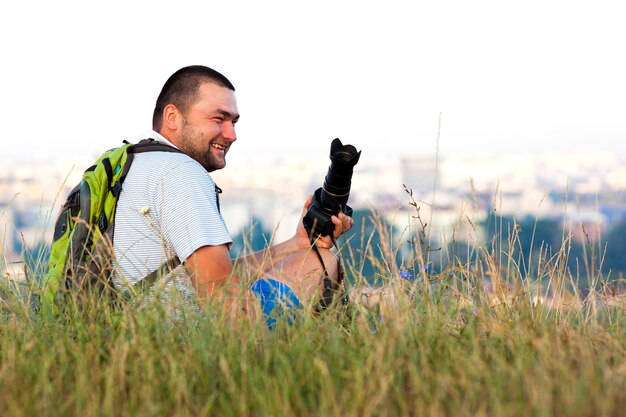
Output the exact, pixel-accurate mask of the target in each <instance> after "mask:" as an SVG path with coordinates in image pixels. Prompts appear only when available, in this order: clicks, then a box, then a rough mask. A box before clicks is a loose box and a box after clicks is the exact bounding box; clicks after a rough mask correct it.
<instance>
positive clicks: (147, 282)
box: [135, 256, 181, 289]
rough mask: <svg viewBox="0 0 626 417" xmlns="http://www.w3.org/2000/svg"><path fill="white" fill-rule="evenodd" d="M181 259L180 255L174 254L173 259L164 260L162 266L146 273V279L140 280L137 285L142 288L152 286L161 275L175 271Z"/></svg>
mask: <svg viewBox="0 0 626 417" xmlns="http://www.w3.org/2000/svg"><path fill="white" fill-rule="evenodd" d="M180 263H181V262H180V259H179V258H178V256H174V257H173V258H172V259H169V260H167V261H166V262H164V263H163V264H162V265H161V266H160V267H158V268H157V269H155V270H154V271H152V272H151V273H149V274H148V275H146V277H145V278H144V279H142V280H141V281H139V282H138V283H137V284H135V286H138V287H139V288H142V289H147V288H150V287H151V286H152V285H153V284H154V283H155V282H156V281H157V279H159V278H160V277H162V276H164V275H166V274H168V273H170V272H171V271H173V270H174V269H175V268H176V267H177V266H178V265H180Z"/></svg>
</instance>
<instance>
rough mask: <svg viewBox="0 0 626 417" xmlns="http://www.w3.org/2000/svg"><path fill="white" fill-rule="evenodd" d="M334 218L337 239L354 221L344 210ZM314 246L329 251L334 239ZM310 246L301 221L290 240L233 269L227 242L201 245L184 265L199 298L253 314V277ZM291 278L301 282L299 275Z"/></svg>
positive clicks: (315, 260) (328, 238)
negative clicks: (251, 286) (251, 288)
mask: <svg viewBox="0 0 626 417" xmlns="http://www.w3.org/2000/svg"><path fill="white" fill-rule="evenodd" d="M310 204H311V198H309V199H307V201H306V203H305V204H304V209H303V212H302V217H304V213H305V212H306V209H307V208H308V207H309V206H310ZM331 220H332V222H333V223H334V224H335V231H334V233H333V235H334V237H335V238H337V237H339V236H340V235H341V234H342V233H345V232H346V231H348V230H349V229H350V228H351V227H352V225H353V224H354V221H353V220H352V218H351V217H348V216H346V215H344V214H342V213H341V214H339V216H332V218H331ZM315 245H316V246H317V247H318V248H320V249H324V250H327V249H329V248H331V247H332V240H331V238H330V236H326V237H323V238H320V239H318V240H317V241H316V243H315ZM310 248H311V243H310V241H309V237H308V234H307V232H306V230H305V228H304V226H303V224H302V222H301V221H300V222H299V224H298V227H297V229H296V233H295V235H294V236H293V237H292V238H291V239H289V240H287V241H285V242H283V243H280V244H278V245H274V246H272V247H271V248H268V249H265V250H262V251H259V252H256V253H254V254H252V255H249V256H246V257H243V258H240V259H239V260H238V261H237V268H236V269H235V271H233V263H232V261H231V259H230V256H229V253H228V246H227V245H225V244H224V245H216V246H202V247H200V248H198V249H197V250H196V251H195V252H194V253H192V254H191V256H189V258H187V260H186V261H185V267H186V268H187V270H188V272H189V274H190V275H191V277H192V279H193V282H194V285H195V286H196V290H197V292H198V298H199V299H200V301H205V302H206V301H208V300H218V301H219V302H220V303H222V304H223V305H225V306H226V307H227V308H229V309H230V310H231V311H232V312H233V313H234V314H235V315H236V316H241V315H242V314H248V315H250V316H251V317H254V315H255V309H256V303H255V300H254V298H253V296H252V294H251V292H250V291H249V290H248V288H249V286H250V285H251V284H252V282H253V280H255V279H257V278H259V277H261V276H262V275H263V274H264V273H266V272H268V271H270V270H271V269H273V268H274V267H275V266H276V265H277V264H278V263H279V262H281V261H283V260H285V259H286V258H287V257H289V256H290V255H293V254H296V255H297V254H298V253H301V252H305V251H309V250H310ZM306 257H307V255H306V254H304V256H302V257H300V258H299V259H306ZM313 262H314V263H315V264H316V265H319V262H318V261H317V259H314V260H313ZM294 269H295V267H294ZM298 271H299V272H300V273H302V274H303V277H305V276H306V275H307V274H306V273H304V271H303V270H302V268H299V269H298ZM320 277H321V275H320ZM291 278H292V279H294V280H296V281H298V277H296V276H293V277H291Z"/></svg>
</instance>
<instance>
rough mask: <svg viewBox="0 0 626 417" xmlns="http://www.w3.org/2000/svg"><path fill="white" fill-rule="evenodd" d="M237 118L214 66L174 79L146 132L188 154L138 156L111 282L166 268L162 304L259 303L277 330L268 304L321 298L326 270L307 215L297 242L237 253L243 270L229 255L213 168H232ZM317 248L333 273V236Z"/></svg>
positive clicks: (234, 306)
mask: <svg viewBox="0 0 626 417" xmlns="http://www.w3.org/2000/svg"><path fill="white" fill-rule="evenodd" d="M237 120H239V111H238V109H237V100H236V97H235V88H234V87H233V85H232V84H231V82H230V81H229V80H228V79H227V78H226V77H224V76H223V75H222V74H220V73H218V72H217V71H214V70H212V69H210V68H208V67H204V66H190V67H185V68H182V69H180V70H178V71H177V72H175V73H174V74H173V75H172V76H171V77H170V78H169V79H168V80H167V82H166V83H165V85H164V86H163V89H162V91H161V93H160V94H159V97H158V99H157V102H156V106H155V109H154V115H153V120H152V125H153V130H152V131H151V132H150V133H149V135H148V136H149V137H150V138H152V139H154V140H156V141H158V142H161V143H165V144H167V145H169V146H171V147H173V148H177V149H178V150H179V151H181V152H146V153H141V154H137V155H135V159H134V161H133V165H132V166H131V169H130V171H129V173H128V176H127V178H126V180H125V182H124V188H123V190H122V193H121V195H120V199H119V202H118V206H117V213H116V220H115V231H114V249H115V255H116V273H115V275H114V284H115V285H116V287H118V288H119V289H122V290H125V289H127V288H128V286H135V285H137V284H139V283H142V281H143V284H147V281H148V280H146V279H145V278H146V277H148V276H151V275H152V276H153V275H154V274H153V273H154V272H155V271H160V272H162V273H163V277H162V278H161V280H160V281H159V282H157V283H150V285H151V286H154V285H162V287H163V289H164V291H163V293H162V295H161V298H162V299H163V300H164V302H169V301H171V300H172V297H174V296H176V297H177V299H179V300H180V298H179V297H182V302H183V303H184V304H185V305H186V306H188V307H192V308H194V307H196V306H199V305H198V303H197V301H198V300H199V301H200V304H201V303H202V302H205V301H207V300H219V302H220V303H222V304H225V305H226V306H227V307H229V308H230V311H231V312H233V313H234V314H235V315H236V316H242V315H245V314H248V315H251V316H253V315H254V314H255V311H256V310H257V306H259V305H260V307H261V310H262V311H263V312H264V314H265V315H266V319H268V325H270V327H271V322H270V321H269V320H270V319H269V318H268V314H269V310H270V307H273V306H275V305H278V306H280V305H282V306H283V307H285V306H287V307H297V306H299V305H300V304H301V302H304V301H309V300H313V299H314V298H316V297H320V296H321V294H322V282H323V278H324V269H323V267H322V266H321V264H320V261H319V259H318V258H317V255H316V254H315V253H314V252H312V250H311V243H310V241H309V238H308V236H307V233H306V231H305V229H304V227H303V225H302V222H300V223H299V224H298V225H297V228H296V231H295V234H294V236H293V237H292V238H291V239H289V240H287V241H285V242H283V243H280V244H278V245H275V246H273V247H271V248H268V249H266V250H263V251H261V252H258V253H255V254H252V255H250V256H248V257H246V258H243V259H239V260H238V261H237V263H236V267H235V265H234V264H233V261H232V260H231V259H230V256H229V247H230V245H231V243H232V239H231V237H230V234H229V232H228V229H227V226H226V223H225V221H224V219H223V217H222V215H221V213H220V210H219V201H218V194H219V193H220V192H221V190H220V189H219V188H218V187H217V186H216V185H215V183H214V181H213V179H212V178H211V175H210V174H209V173H210V172H213V171H215V170H217V169H222V168H224V167H225V166H226V155H227V153H228V152H229V150H230V147H231V146H232V145H233V143H234V142H235V141H236V140H237V135H236V133H235V124H236V123H237ZM310 201H311V200H310V198H309V199H308V200H307V201H306V202H305V204H304V210H306V208H307V207H308V206H309V205H310ZM303 214H304V211H303ZM332 222H333V223H334V224H335V233H334V236H335V237H338V236H339V235H340V234H341V233H342V232H345V231H347V230H349V229H350V227H352V224H353V221H352V219H351V218H350V217H348V216H345V215H343V214H340V215H339V217H335V216H333V218H332ZM315 245H316V246H317V247H318V248H319V249H320V253H321V255H322V258H323V259H324V264H325V265H326V266H327V267H328V269H327V272H328V274H329V275H330V277H331V279H333V280H336V279H337V275H338V273H339V272H338V268H337V262H336V260H335V259H334V254H333V253H332V252H331V251H330V250H329V249H330V248H331V247H332V242H331V239H330V238H329V237H326V238H322V239H319V240H317V242H316V243H315ZM259 277H260V278H259ZM257 278H258V279H257ZM143 286H146V285H143ZM251 294H254V295H256V298H255V297H252V296H251ZM257 298H258V300H259V301H260V304H259V301H257Z"/></svg>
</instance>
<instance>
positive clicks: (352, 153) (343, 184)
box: [320, 139, 361, 212]
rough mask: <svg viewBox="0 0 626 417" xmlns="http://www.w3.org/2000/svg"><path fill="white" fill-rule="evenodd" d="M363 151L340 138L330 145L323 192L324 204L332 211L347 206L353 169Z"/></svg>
mask: <svg viewBox="0 0 626 417" xmlns="http://www.w3.org/2000/svg"><path fill="white" fill-rule="evenodd" d="M360 156H361V152H357V150H356V148H355V147H354V146H352V145H345V146H344V145H343V144H342V143H341V141H340V140H339V139H335V140H333V142H332V143H331V146H330V161H331V163H330V167H328V173H327V174H326V178H325V179H324V186H323V187H322V192H321V196H320V198H321V203H322V206H323V207H324V208H325V209H327V210H329V211H332V212H339V211H341V210H342V208H343V207H345V205H346V203H347V202H348V197H349V195H350V185H351V184H352V170H353V168H354V166H355V165H356V164H357V162H359V157H360Z"/></svg>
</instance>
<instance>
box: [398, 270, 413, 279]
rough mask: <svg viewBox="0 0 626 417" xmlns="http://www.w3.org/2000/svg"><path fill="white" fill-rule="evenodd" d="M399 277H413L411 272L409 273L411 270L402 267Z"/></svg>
mask: <svg viewBox="0 0 626 417" xmlns="http://www.w3.org/2000/svg"><path fill="white" fill-rule="evenodd" d="M400 278H402V279H411V278H413V274H411V271H408V270H406V269H403V270H402V271H400Z"/></svg>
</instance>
